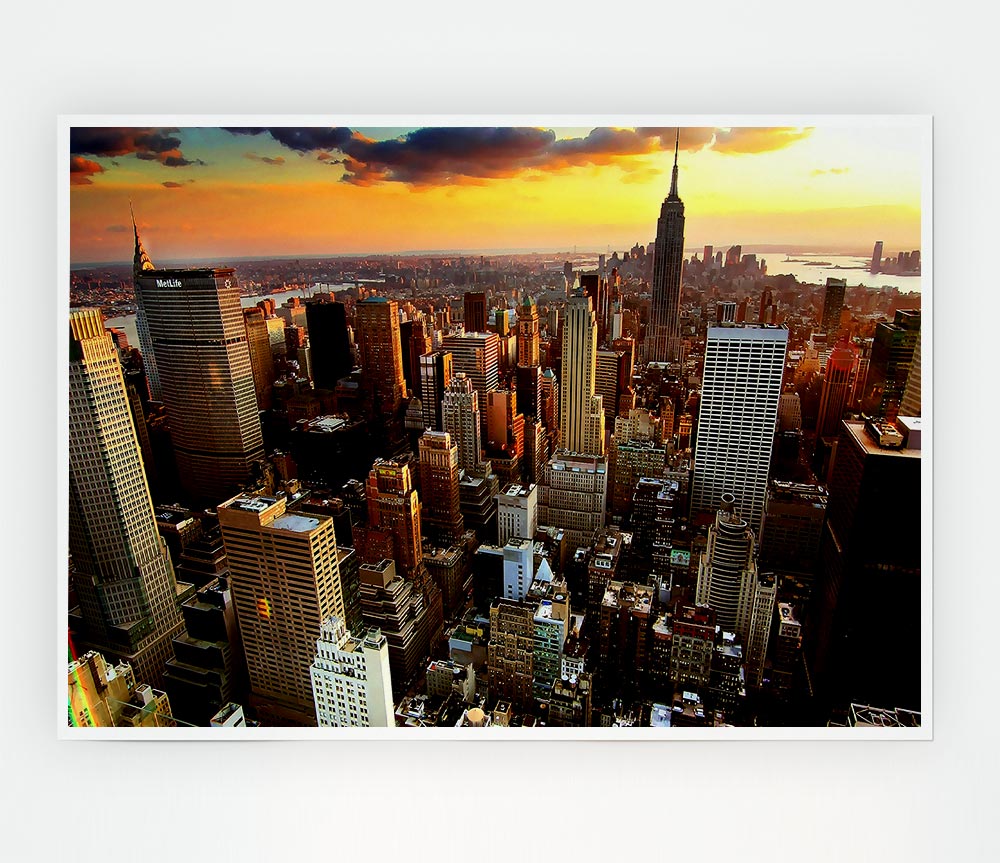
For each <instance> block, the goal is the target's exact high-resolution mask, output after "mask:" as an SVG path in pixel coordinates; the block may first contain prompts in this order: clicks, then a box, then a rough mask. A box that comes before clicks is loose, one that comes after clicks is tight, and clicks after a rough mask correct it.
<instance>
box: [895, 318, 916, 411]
mask: <svg viewBox="0 0 1000 863" xmlns="http://www.w3.org/2000/svg"><path fill="white" fill-rule="evenodd" d="M920 341H921V340H920V336H919V335H918V336H917V344H916V346H915V347H914V348H913V359H911V360H910V370H909V372H908V373H907V375H906V387H905V389H904V390H903V399H902V401H901V402H900V403H899V413H900V416H904V417H918V416H920V391H921V389H920Z"/></svg>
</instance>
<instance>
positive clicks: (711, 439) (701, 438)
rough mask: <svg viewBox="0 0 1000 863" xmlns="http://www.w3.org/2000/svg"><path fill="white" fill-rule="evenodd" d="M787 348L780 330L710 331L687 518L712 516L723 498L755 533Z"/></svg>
mask: <svg viewBox="0 0 1000 863" xmlns="http://www.w3.org/2000/svg"><path fill="white" fill-rule="evenodd" d="M787 345H788V330H786V329H783V328H777V327H773V328H772V327H766V328H761V327H745V328H741V327H711V328H709V330H708V339H707V343H706V345H705V371H704V376H703V380H702V390H701V400H700V402H699V408H698V435H697V441H696V444H695V452H694V480H693V482H692V489H691V515H692V518H694V516H695V515H696V514H699V513H714V512H715V511H716V510H717V509H718V506H719V501H720V500H721V499H722V495H723V493H725V492H730V493H732V494H734V495H736V497H737V499H738V500H739V501H740V505H741V507H742V510H743V512H744V514H745V517H746V519H747V522H748V523H749V524H750V526H751V528H756V529H758V530H759V529H760V521H761V516H762V515H763V512H764V493H765V492H766V490H767V479H768V469H769V467H770V463H771V448H772V446H773V443H774V430H775V421H776V419H777V415H778V398H779V396H780V395H781V378H782V372H783V371H784V366H785V349H786V347H787Z"/></svg>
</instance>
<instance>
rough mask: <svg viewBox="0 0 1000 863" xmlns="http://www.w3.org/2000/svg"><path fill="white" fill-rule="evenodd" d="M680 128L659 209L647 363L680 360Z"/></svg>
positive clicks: (681, 253)
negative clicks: (678, 174) (668, 180)
mask: <svg viewBox="0 0 1000 863" xmlns="http://www.w3.org/2000/svg"><path fill="white" fill-rule="evenodd" d="M679 148H680V129H678V130H677V139H676V141H675V143H674V170H673V175H672V177H671V180H670V194H668V195H667V197H666V198H665V199H664V201H663V205H662V206H661V207H660V218H659V220H658V221H657V223H656V251H655V253H654V257H653V301H652V306H651V309H650V324H649V335H648V336H647V338H646V361H647V362H668V361H670V360H674V359H677V357H678V349H679V341H680V338H679V335H680V304H681V272H682V268H683V264H684V202H683V201H682V200H681V199H680V195H678V193H677V154H678V150H679Z"/></svg>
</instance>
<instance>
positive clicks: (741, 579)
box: [695, 493, 776, 686]
mask: <svg viewBox="0 0 1000 863" xmlns="http://www.w3.org/2000/svg"><path fill="white" fill-rule="evenodd" d="M775 596H776V585H775V579H774V577H773V576H765V575H762V574H761V573H759V572H758V571H757V556H756V553H755V542H754V532H753V530H752V529H751V528H750V526H749V524H748V523H747V522H746V521H745V520H744V519H743V517H742V516H741V515H740V513H739V512H738V511H737V509H736V499H735V498H734V497H733V495H731V494H728V493H727V494H724V495H722V499H721V501H720V504H719V510H718V511H717V513H716V516H715V523H714V524H713V525H712V526H711V527H709V529H708V545H707V546H706V549H705V552H704V553H703V554H702V555H701V559H700V560H699V563H698V582H697V587H696V589H695V602H697V603H698V604H699V605H708V606H711V608H712V609H713V610H714V611H715V614H716V623H717V624H718V625H719V626H721V627H722V629H723V630H725V631H726V632H734V633H736V635H737V636H739V638H740V640H741V641H742V642H743V645H744V653H745V655H747V659H748V665H749V666H750V668H749V671H750V676H751V678H752V682H753V684H754V685H758V686H759V685H760V675H761V672H762V670H763V664H764V655H765V652H766V650H767V642H768V636H769V634H770V631H771V617H772V615H773V614H774V601H775Z"/></svg>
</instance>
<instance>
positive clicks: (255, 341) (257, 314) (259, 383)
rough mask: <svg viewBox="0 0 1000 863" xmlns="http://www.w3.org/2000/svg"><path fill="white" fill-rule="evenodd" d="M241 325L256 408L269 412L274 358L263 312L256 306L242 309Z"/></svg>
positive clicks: (272, 387) (272, 386)
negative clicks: (248, 351)
mask: <svg viewBox="0 0 1000 863" xmlns="http://www.w3.org/2000/svg"><path fill="white" fill-rule="evenodd" d="M243 325H244V326H245V327H246V331H247V348H248V349H249V350H250V367H251V368H252V369H253V385H254V391H255V392H256V393H257V407H258V408H259V409H260V410H262V411H266V410H270V408H271V404H272V393H273V389H274V357H273V356H272V355H271V338H270V336H269V335H268V333H267V320H266V319H265V318H264V310H263V309H261V308H258V307H257V306H254V307H253V308H251V309H244V310H243Z"/></svg>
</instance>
